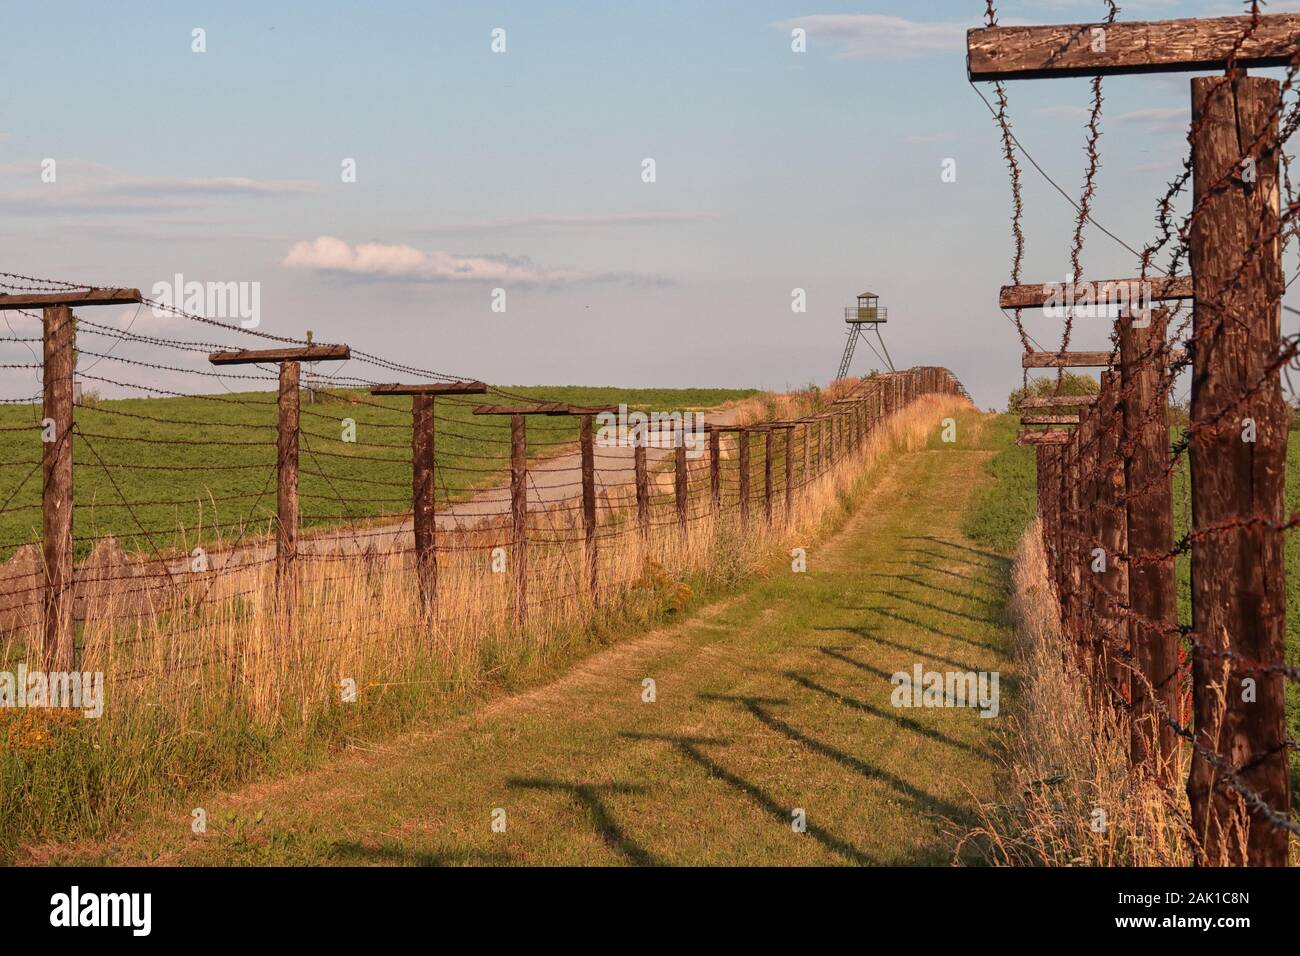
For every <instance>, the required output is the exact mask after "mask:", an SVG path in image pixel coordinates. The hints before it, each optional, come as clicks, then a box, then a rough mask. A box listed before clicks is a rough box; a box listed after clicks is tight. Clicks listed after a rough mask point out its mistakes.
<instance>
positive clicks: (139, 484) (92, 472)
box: [0, 386, 756, 559]
mask: <svg viewBox="0 0 1300 956" xmlns="http://www.w3.org/2000/svg"><path fill="white" fill-rule="evenodd" d="M503 388H504V389H505V390H506V391H509V392H511V393H512V394H517V395H522V396H527V397H529V398H533V399H539V400H546V401H559V402H571V403H574V404H582V405H617V404H620V403H625V404H627V405H628V406H629V407H630V408H634V409H641V410H645V411H650V410H653V411H660V412H670V411H677V410H685V409H699V408H707V407H710V406H714V405H718V404H721V403H723V402H727V401H731V400H735V399H741V398H745V397H748V396H750V395H754V394H756V392H755V391H753V390H745V389H620V388H587V387H576V386H510V387H504V386H503ZM505 401H508V400H507V399H502V398H500V397H494V396H491V395H489V396H474V395H471V396H457V397H455V398H445V397H444V398H440V399H438V401H437V403H436V411H437V416H438V419H437V421H436V431H437V453H436V454H437V461H438V463H439V465H440V467H439V469H438V479H437V480H438V488H437V495H438V499H439V501H440V502H443V501H458V500H462V499H464V498H467V497H469V496H470V495H471V494H472V493H473V491H474V490H475V489H477V488H482V487H484V486H487V485H492V484H496V483H499V482H500V481H501V480H502V475H503V472H504V470H505V468H506V467H507V465H508V462H509V448H510V429H509V419H508V418H505V417H503V416H495V415H493V416H476V415H474V414H473V413H472V408H473V406H474V404H477V403H479V402H488V403H495V402H505ZM302 408H303V413H302V433H303V434H302V439H301V446H300V453H299V465H300V469H301V477H300V484H299V487H300V493H301V497H302V524H303V526H304V527H312V526H321V525H329V524H338V523H346V522H348V521H351V520H364V519H367V518H374V517H376V516H379V515H383V514H393V513H402V512H409V511H410V507H411V502H410V495H411V491H410V488H411V464H410V462H411V457H410V440H411V429H410V409H411V400H410V399H409V398H407V397H394V398H376V397H373V396H371V395H370V394H369V393H367V392H361V391H331V392H330V393H329V394H328V395H324V394H321V395H318V397H317V400H316V401H315V402H311V403H308V402H307V401H306V399H305V396H304V403H303V406H302ZM40 417H41V416H40V408H39V406H36V405H21V406H15V405H4V406H0V559H4V558H7V557H9V556H10V555H11V554H12V553H13V552H14V550H15V549H16V547H17V546H18V545H19V544H21V543H23V542H25V541H30V540H36V539H39V537H40V523H41V511H40V500H41V472H40V468H39V465H38V462H39V460H40V454H41V447H42V446H41V441H40V427H39V424H38V422H39V419H40ZM345 418H351V419H353V420H354V421H355V422H356V436H355V437H356V441H355V442H345V441H343V440H342V438H343V426H342V422H343V419H345ZM275 421H276V410H275V394H274V393H271V392H247V393H241V394H223V395H215V396H206V397H187V398H136V399H120V400H93V399H92V400H87V401H85V402H83V403H82V405H81V406H79V407H78V409H77V412H76V424H77V429H78V434H77V436H76V438H75V440H74V444H73V458H74V461H75V463H76V477H75V488H76V494H75V511H74V528H75V534H76V537H77V551H78V554H85V553H86V552H87V551H88V550H89V549H90V547H91V546H92V545H93V541H94V540H95V539H97V538H100V537H102V536H104V535H108V534H113V535H116V536H117V537H118V538H119V539H120V540H121V542H122V544H123V546H124V547H125V548H126V549H127V550H128V551H133V550H134V551H145V552H148V551H151V550H154V549H157V550H159V551H167V550H171V549H176V548H181V549H183V550H188V549H189V548H191V547H193V546H194V545H195V544H199V543H207V542H210V541H212V540H213V539H214V537H215V536H216V534H217V532H220V533H221V534H222V535H224V536H225V537H227V538H229V537H230V536H232V535H234V534H237V533H238V530H237V529H238V528H239V527H241V526H247V527H250V528H252V529H254V531H257V530H265V528H266V521H267V519H268V518H269V517H270V516H272V515H273V514H274V513H275V436H276V429H275ZM577 429H578V424H577V420H576V419H571V418H562V417H556V418H540V417H539V418H533V419H531V420H530V422H529V426H528V433H529V446H530V447H529V452H530V454H538V453H545V451H546V449H547V448H548V447H550V446H551V445H552V444H553V443H557V442H570V441H574V440H576V437H577ZM124 500H125V501H127V502H131V503H133V504H132V506H131V507H130V508H128V507H126V506H124V504H123V501H124ZM142 529H143V530H146V531H149V532H151V536H150V537H146V535H144V534H142V533H141V531H142ZM254 531H250V533H254Z"/></svg>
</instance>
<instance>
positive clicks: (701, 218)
mask: <svg viewBox="0 0 1300 956" xmlns="http://www.w3.org/2000/svg"><path fill="white" fill-rule="evenodd" d="M716 218H717V217H716V216H714V215H712V214H710V213H698V212H682V213H614V214H611V215H605V216H520V217H516V218H510V219H490V220H484V221H482V222H460V223H446V224H439V225H433V226H424V227H421V228H420V229H418V230H417V231H418V232H421V233H428V234H431V235H466V234H482V233H494V232H534V231H543V230H548V229H572V230H584V229H585V230H600V229H627V228H635V227H641V226H656V225H662V224H665V223H691V222H706V221H709V220H712V219H716Z"/></svg>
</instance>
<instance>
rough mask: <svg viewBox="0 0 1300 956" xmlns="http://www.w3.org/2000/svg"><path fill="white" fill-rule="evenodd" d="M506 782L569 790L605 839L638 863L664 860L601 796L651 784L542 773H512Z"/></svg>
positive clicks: (518, 786) (643, 789)
mask: <svg viewBox="0 0 1300 956" xmlns="http://www.w3.org/2000/svg"><path fill="white" fill-rule="evenodd" d="M506 786H508V787H513V788H515V789H520V790H542V791H546V792H549V793H563V794H568V795H569V796H570V797H572V798H573V800H574V801H575V802H576V803H577V804H578V805H579V806H581V807H582V808H583V809H584V810H586V811H587V813H588V814H589V815H590V817H591V821H592V826H593V827H594V828H595V830H596V833H597V834H598V835H599V836H600V838H601V839H602V840H604V841H605V843H606V844H608V845H609V846H610V847H611V848H612V849H614V850H616V851H618V852H619V853H621V854H622V855H623V856H624V857H626V858H627V860H628V862H630V863H632V864H634V865H635V866H661V865H662V864H661V863H660V862H659V861H658V860H656V859H655V858H654V856H653V855H651V853H650V851H649V850H647V849H645V848H644V847H642V846H641V845H640V844H638V843H637V842H636V841H635V840H633V839H632V838H631V837H630V836H628V834H627V832H626V831H625V830H623V828H622V827H620V826H619V825H618V823H617V822H616V821H615V820H614V817H613V814H611V813H610V811H609V807H608V806H606V805H605V801H604V800H603V799H602V797H603V796H605V795H607V794H639V793H648V792H649V788H647V787H643V786H640V785H639V784H630V783H567V782H565V781H563V780H550V779H544V778H540V777H510V778H509V779H507V780H506Z"/></svg>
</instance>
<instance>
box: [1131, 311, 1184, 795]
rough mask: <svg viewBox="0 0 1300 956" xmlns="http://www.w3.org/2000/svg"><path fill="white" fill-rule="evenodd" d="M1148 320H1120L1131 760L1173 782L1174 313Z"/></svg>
mask: <svg viewBox="0 0 1300 956" xmlns="http://www.w3.org/2000/svg"><path fill="white" fill-rule="evenodd" d="M1148 315H1149V318H1148V320H1147V321H1148V323H1149V324H1148V325H1147V327H1146V328H1142V329H1139V328H1135V327H1134V325H1133V322H1132V319H1131V317H1130V318H1127V319H1122V320H1121V323H1120V339H1119V343H1120V374H1121V376H1122V380H1123V393H1124V400H1123V404H1124V432H1125V439H1126V442H1127V445H1128V449H1129V451H1128V454H1127V455H1126V456H1125V460H1124V488H1125V498H1126V502H1127V509H1128V550H1129V572H1128V588H1129V608H1130V609H1131V611H1132V616H1131V617H1130V620H1129V628H1128V632H1129V646H1130V647H1132V649H1133V663H1134V667H1135V668H1136V670H1137V673H1136V674H1135V675H1134V677H1133V718H1132V729H1133V733H1132V746H1131V751H1130V758H1131V759H1130V763H1131V764H1132V766H1134V767H1138V768H1148V769H1150V770H1152V771H1154V773H1155V774H1156V776H1157V779H1159V780H1160V782H1161V783H1163V784H1165V785H1171V784H1172V783H1173V782H1174V775H1175V772H1176V769H1177V768H1176V767H1175V765H1174V754H1175V751H1176V748H1177V745H1178V738H1177V736H1176V735H1175V733H1174V728H1173V727H1171V726H1170V725H1169V723H1168V722H1167V721H1165V720H1162V719H1161V717H1160V711H1163V712H1164V713H1165V714H1166V715H1168V716H1169V717H1172V718H1174V719H1178V718H1179V716H1180V715H1179V713H1178V633H1177V631H1176V630H1175V628H1176V627H1177V625H1178V595H1177V591H1176V590H1175V582H1174V564H1173V562H1172V561H1169V560H1167V559H1166V556H1167V555H1168V554H1169V553H1170V551H1171V550H1172V549H1173V546H1174V525H1173V487H1172V485H1173V483H1172V479H1171V477H1170V472H1169V469H1168V468H1167V467H1166V463H1167V462H1168V460H1169V414H1168V408H1169V399H1168V396H1167V395H1166V394H1165V392H1163V391H1162V390H1161V381H1162V379H1163V377H1164V375H1165V358H1166V348H1165V330H1166V326H1167V324H1168V313H1167V312H1166V311H1165V310H1164V309H1150V310H1149V312H1148Z"/></svg>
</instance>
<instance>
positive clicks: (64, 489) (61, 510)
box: [0, 287, 141, 672]
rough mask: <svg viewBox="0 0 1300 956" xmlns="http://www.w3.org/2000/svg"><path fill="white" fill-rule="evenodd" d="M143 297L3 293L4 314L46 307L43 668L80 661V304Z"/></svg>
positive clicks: (122, 292)
mask: <svg viewBox="0 0 1300 956" xmlns="http://www.w3.org/2000/svg"><path fill="white" fill-rule="evenodd" d="M140 301H141V297H140V291H139V290H138V289H100V288H90V287H86V288H81V289H72V290H64V291H60V292H17V293H5V294H0V311H5V310H13V309H40V310H41V313H42V326H43V328H42V349H43V355H42V373H41V382H42V385H41V392H42V395H41V400H42V405H41V409H42V411H41V414H42V421H41V433H42V439H43V447H42V449H41V476H42V479H43V480H42V492H41V557H42V564H43V570H42V580H41V666H42V667H43V668H44V669H45V670H47V671H65V672H66V671H71V670H72V669H73V668H74V666H75V664H76V656H77V651H76V637H75V633H74V629H73V615H74V608H73V567H72V562H73V538H72V535H73V530H72V509H73V486H72V482H73V476H72V470H73V469H72V442H73V438H72V434H73V425H74V421H73V406H74V403H75V399H74V391H73V374H74V372H75V371H76V365H77V358H76V340H77V327H76V319H75V317H74V316H73V314H72V309H73V308H74V307H77V308H80V307H81V306H91V305H125V304H129V303H137V302H140Z"/></svg>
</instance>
